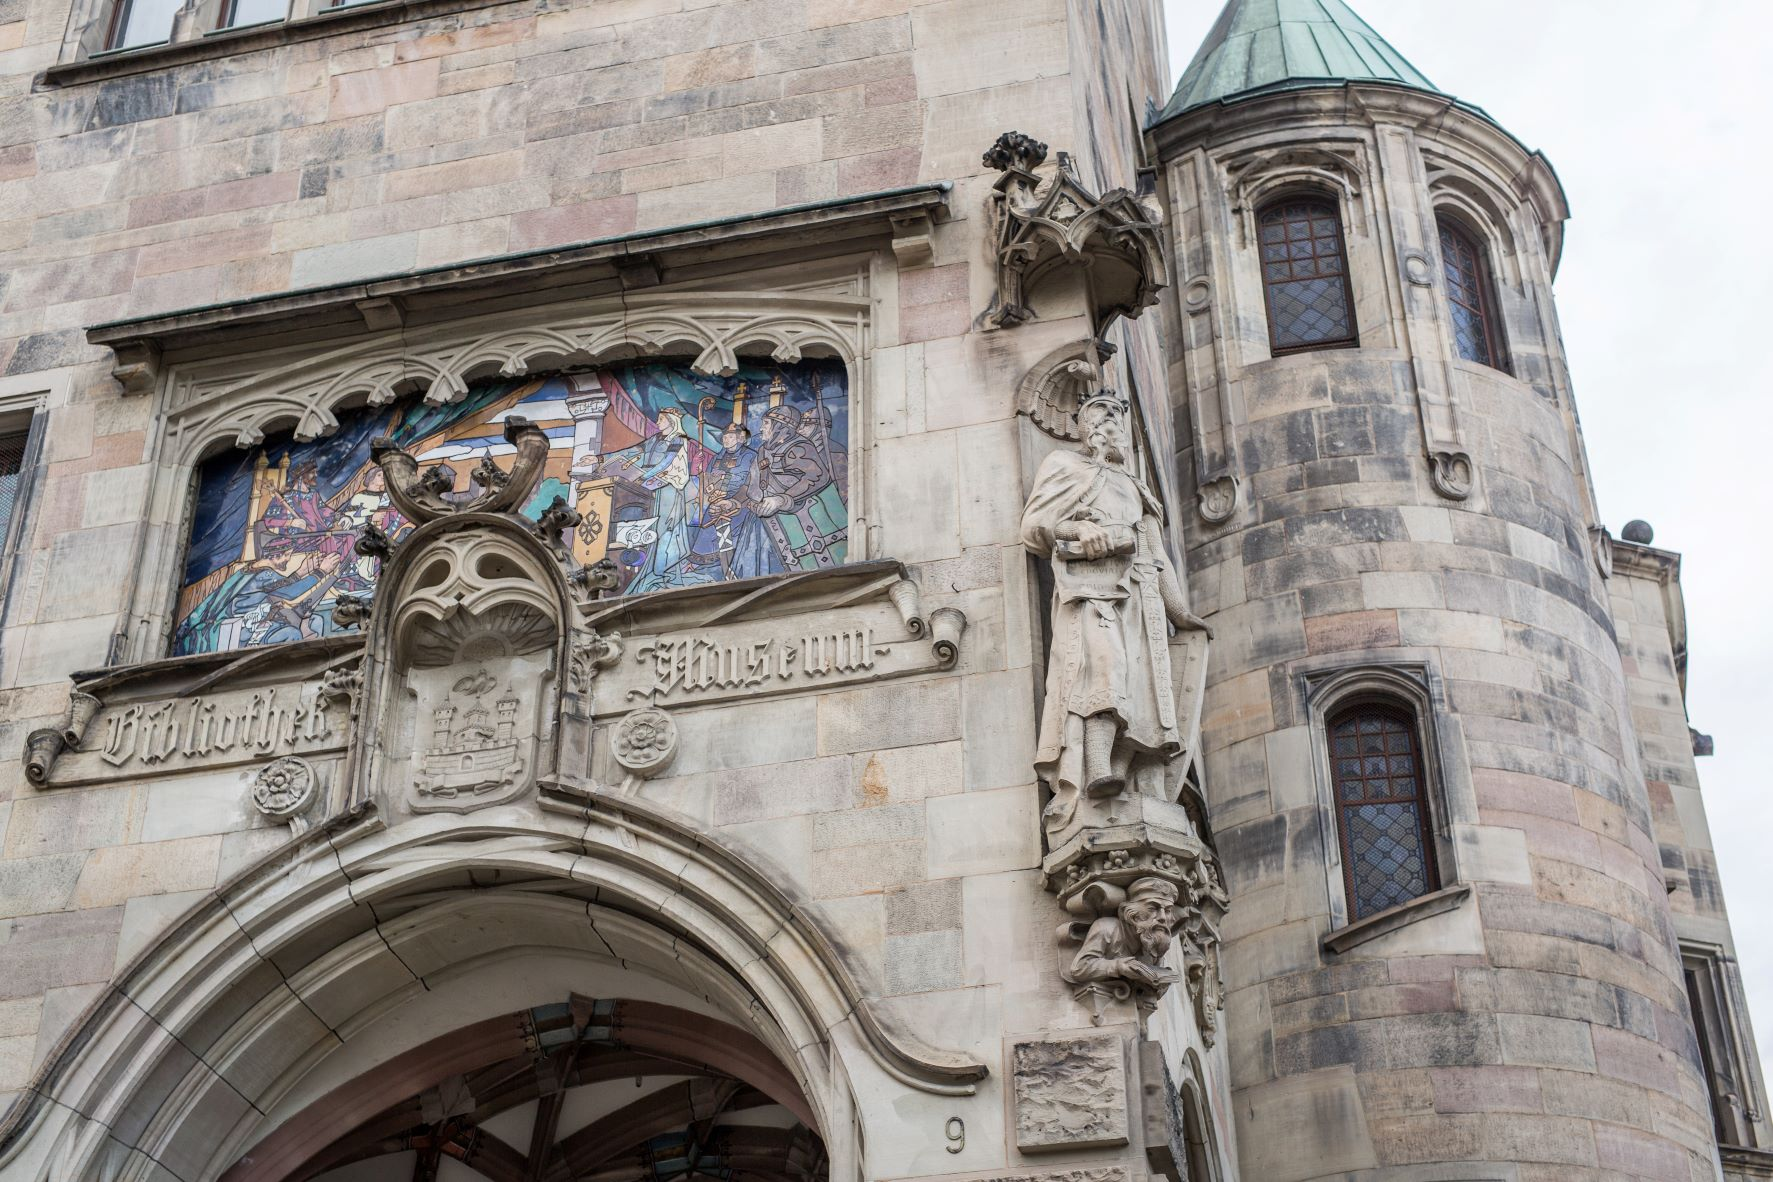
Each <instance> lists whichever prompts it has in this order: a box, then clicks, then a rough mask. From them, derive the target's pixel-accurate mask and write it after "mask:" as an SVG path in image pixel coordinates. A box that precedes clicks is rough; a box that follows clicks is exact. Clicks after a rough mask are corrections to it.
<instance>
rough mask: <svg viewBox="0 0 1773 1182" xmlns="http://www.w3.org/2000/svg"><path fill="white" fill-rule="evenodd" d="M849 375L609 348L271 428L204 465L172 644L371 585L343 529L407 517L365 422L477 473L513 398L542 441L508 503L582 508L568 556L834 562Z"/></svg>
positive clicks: (208, 638)
mask: <svg viewBox="0 0 1773 1182" xmlns="http://www.w3.org/2000/svg"><path fill="white" fill-rule="evenodd" d="M849 409H850V408H849V382H848V375H847V373H846V372H845V369H844V366H843V364H842V363H841V362H839V361H835V360H813V361H802V362H797V363H794V364H791V365H778V364H776V363H775V362H772V361H768V360H757V359H742V360H741V362H740V366H739V370H738V372H737V373H735V374H733V375H732V376H730V377H710V376H707V375H704V374H700V373H697V372H695V371H694V370H693V369H691V368H690V366H689V364H688V363H687V362H667V363H649V364H635V365H621V366H613V367H609V368H604V369H598V370H595V371H589V372H582V373H564V374H555V375H550V376H545V377H540V378H521V379H497V380H491V381H485V382H479V383H475V384H474V385H473V386H471V387H470V388H469V390H468V393H467V395H466V396H465V397H464V398H462V399H461V400H460V401H457V402H455V403H451V404H449V405H446V406H430V405H426V404H425V403H423V402H420V401H418V400H416V399H415V400H412V401H409V402H403V403H399V404H397V405H394V406H388V407H379V408H374V407H365V408H362V409H360V410H356V411H351V412H348V413H341V414H340V415H339V429H338V430H337V431H336V432H334V433H333V434H332V435H330V436H328V437H327V438H325V439H319V440H315V441H313V442H311V443H300V442H296V441H295V440H294V439H293V438H292V437H291V436H288V435H285V436H282V437H280V438H277V439H273V440H270V441H267V442H266V443H265V444H264V445H263V446H261V447H257V448H254V449H252V450H250V451H245V452H229V453H226V454H224V455H220V456H216V457H214V458H212V459H210V460H208V461H206V462H205V463H204V464H202V465H201V467H200V468H199V471H198V478H197V498H196V508H195V511H194V513H193V516H192V526H191V538H190V548H189V551H188V553H187V557H186V561H185V571H184V578H183V584H182V586H181V588H180V592H179V599H178V609H177V612H176V621H177V622H176V624H175V626H174V631H173V640H172V651H173V653H174V654H186V653H203V652H216V651H223V650H228V649H237V648H245V647H249V646H252V645H260V644H277V643H281V642H284V641H291V640H300V639H303V638H307V637H316V636H326V635H331V634H333V633H336V632H340V631H342V630H343V629H344V625H343V624H342V623H340V622H339V621H336V620H335V619H334V617H333V608H334V605H335V603H336V602H337V599H338V596H339V595H341V594H349V595H363V594H366V593H369V592H370V591H371V590H372V589H373V587H374V585H375V580H376V575H377V573H378V570H379V565H380V560H379V559H376V558H371V557H364V556H361V555H359V554H357V553H355V552H354V550H353V544H354V542H355V540H356V536H357V533H358V531H359V530H361V529H362V528H363V527H364V526H365V525H366V524H374V525H375V526H377V527H379V528H380V529H382V530H383V531H385V532H386V533H387V534H389V535H390V536H391V537H396V538H397V537H399V536H400V534H401V533H404V532H405V531H407V530H408V529H410V528H411V527H410V525H409V524H408V523H407V522H406V521H405V520H404V519H403V518H402V517H401V516H400V514H399V513H398V512H397V511H396V510H395V509H394V507H393V505H392V503H391V502H390V500H389V498H388V495H387V493H386V492H385V490H384V487H383V477H382V473H381V470H380V469H379V468H377V467H376V465H375V464H374V463H372V462H371V460H370V443H371V440H373V439H375V438H376V437H378V436H388V437H390V438H392V440H393V441H394V443H395V444H396V445H398V446H399V447H402V448H404V449H406V450H407V451H409V452H411V453H412V454H413V455H414V456H415V457H416V458H417V459H418V460H419V461H420V462H421V463H424V464H435V463H442V464H445V465H447V466H448V467H449V468H450V469H451V470H452V471H453V473H454V479H455V491H456V493H457V494H460V495H464V496H465V495H467V494H469V493H470V492H471V491H474V490H477V489H478V487H479V485H478V480H479V478H478V476H477V474H476V469H477V467H479V466H480V465H481V463H482V461H483V460H485V459H486V458H488V457H490V458H491V459H492V460H493V461H494V462H495V463H502V464H503V466H504V467H506V468H508V467H509V463H510V461H509V455H510V453H511V451H512V446H511V445H510V444H509V443H507V442H505V439H504V436H503V433H502V424H503V422H504V420H505V419H506V418H507V417H509V416H511V415H513V414H515V415H520V416H522V417H524V418H527V419H529V420H530V421H532V422H534V423H536V424H537V425H538V426H540V427H542V429H543V430H544V431H546V432H547V434H548V437H549V439H550V441H551V442H552V444H553V447H552V451H551V452H550V454H549V458H548V463H547V468H546V473H545V476H544V478H543V480H542V482H541V484H540V486H539V487H538V489H537V491H536V494H535V496H534V497H533V498H532V499H531V501H530V503H529V504H528V505H526V506H525V508H524V513H525V514H526V515H527V516H529V517H530V518H532V519H536V518H539V517H540V516H541V514H542V511H543V509H544V508H546V507H547V506H548V505H549V504H551V503H552V502H553V501H554V499H555V498H556V497H563V498H564V499H565V501H566V503H567V504H568V505H570V506H572V507H573V508H574V509H577V510H578V512H579V513H580V515H581V518H582V520H581V522H580V524H579V525H578V526H577V527H575V528H573V529H572V530H570V531H567V533H566V534H563V536H562V542H563V544H564V545H565V546H566V547H567V548H568V549H569V550H570V551H571V552H572V554H573V557H574V558H575V559H576V560H577V561H578V562H580V563H583V564H587V565H589V564H591V563H595V562H598V561H600V560H602V559H605V558H608V559H610V560H611V561H613V562H614V563H615V564H616V567H617V572H618V582H617V587H616V591H615V593H616V594H638V593H641V592H646V591H659V590H664V589H666V588H671V587H686V586H692V585H695V584H699V583H713V582H721V581H725V580H728V579H742V578H749V577H753V576H757V575H769V574H778V573H782V572H786V571H793V570H814V569H818V568H821V567H832V566H837V565H839V564H841V563H843V562H844V560H845V558H846V556H847V550H848V542H847V539H848V528H849V510H848V492H849V452H848V447H847V442H848V439H849Z"/></svg>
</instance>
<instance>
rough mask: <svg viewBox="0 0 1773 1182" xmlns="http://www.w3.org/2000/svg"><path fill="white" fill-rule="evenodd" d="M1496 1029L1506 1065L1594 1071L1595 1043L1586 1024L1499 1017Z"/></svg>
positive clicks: (1530, 1017) (1503, 1015)
mask: <svg viewBox="0 0 1773 1182" xmlns="http://www.w3.org/2000/svg"><path fill="white" fill-rule="evenodd" d="M1496 1027H1497V1033H1498V1035H1499V1036H1500V1038H1501V1045H1502V1061H1503V1062H1504V1063H1512V1064H1518V1065H1521V1066H1527V1067H1563V1068H1569V1069H1573V1070H1576V1071H1593V1070H1594V1069H1595V1055H1594V1042H1593V1040H1592V1039H1591V1037H1590V1034H1589V1024H1588V1023H1586V1022H1577V1021H1573V1020H1571V1019H1568V1018H1540V1017H1536V1016H1534V1015H1531V1014H1497V1015H1496Z"/></svg>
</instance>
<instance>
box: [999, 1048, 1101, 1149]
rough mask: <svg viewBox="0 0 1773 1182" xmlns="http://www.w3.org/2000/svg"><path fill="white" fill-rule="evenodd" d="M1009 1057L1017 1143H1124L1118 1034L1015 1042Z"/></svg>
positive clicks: (1065, 1145) (1051, 1146) (1025, 1145)
mask: <svg viewBox="0 0 1773 1182" xmlns="http://www.w3.org/2000/svg"><path fill="white" fill-rule="evenodd" d="M1011 1059H1012V1065H1011V1071H1012V1073H1013V1076H1014V1085H1015V1096H1016V1098H1015V1110H1016V1147H1017V1148H1018V1149H1021V1150H1022V1151H1023V1152H1029V1151H1034V1150H1042V1149H1088V1148H1099V1147H1105V1146H1112V1145H1124V1144H1126V1143H1127V1138H1128V1124H1129V1120H1130V1117H1129V1110H1128V1099H1129V1097H1128V1092H1127V1068H1126V1047H1125V1043H1124V1040H1123V1039H1122V1038H1121V1037H1120V1036H1119V1035H1114V1034H1102V1035H1092V1036H1085V1037H1079V1038H1056V1039H1052V1040H1050V1041H1029V1042H1018V1043H1016V1044H1015V1046H1014V1047H1013V1048H1011Z"/></svg>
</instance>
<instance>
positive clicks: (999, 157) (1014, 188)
mask: <svg viewBox="0 0 1773 1182" xmlns="http://www.w3.org/2000/svg"><path fill="white" fill-rule="evenodd" d="M1046 158H1047V146H1046V145H1045V144H1043V143H1040V142H1038V141H1036V140H1034V139H1032V138H1031V137H1029V136H1026V135H1023V134H1022V133H1021V132H1016V131H1009V132H1005V133H1004V134H1003V135H1001V136H999V137H998V138H997V142H996V143H995V144H993V145H992V146H991V149H990V150H989V151H988V152H986V153H985V157H984V162H985V165H986V167H988V168H995V169H998V170H1000V171H1001V172H1002V174H1003V175H1002V176H1000V177H998V179H997V182H996V184H994V185H993V186H992V191H991V199H990V200H991V217H992V226H993V231H994V238H995V243H994V247H995V253H996V256H997V295H996V298H995V299H994V300H993V302H992V306H991V309H990V311H989V312H988V313H987V316H986V319H987V321H988V322H989V323H990V324H991V325H992V326H993V327H995V328H1009V327H1013V326H1014V325H1017V324H1020V323H1022V322H1023V321H1025V320H1028V319H1030V318H1031V317H1032V316H1033V315H1034V311H1033V309H1032V308H1031V307H1030V306H1029V296H1030V293H1031V292H1032V291H1033V290H1034V288H1035V287H1036V286H1037V284H1038V282H1039V280H1040V278H1041V277H1042V275H1044V274H1045V273H1046V271H1048V270H1049V269H1050V268H1052V267H1055V266H1063V265H1070V266H1088V267H1089V268H1090V286H1091V290H1092V293H1093V296H1094V299H1095V300H1096V302H1097V308H1096V315H1097V319H1098V321H1099V323H1100V325H1101V326H1104V327H1105V326H1106V325H1107V323H1108V321H1110V320H1112V319H1113V318H1114V317H1116V316H1124V317H1126V318H1127V319H1129V320H1131V319H1134V318H1136V317H1137V316H1138V315H1139V314H1140V313H1141V312H1143V311H1144V310H1145V309H1146V308H1149V307H1150V306H1151V305H1153V304H1155V303H1157V293H1158V292H1159V291H1161V290H1163V287H1164V262H1163V244H1162V237H1161V235H1160V233H1159V224H1158V216H1157V214H1156V213H1154V212H1153V211H1152V210H1151V209H1149V208H1147V207H1146V206H1145V205H1144V204H1143V203H1142V202H1140V200H1139V198H1138V197H1137V196H1135V195H1134V194H1133V193H1132V192H1131V191H1130V190H1127V189H1111V190H1109V191H1108V192H1106V193H1103V194H1101V195H1100V196H1098V195H1097V194H1095V193H1092V192H1090V190H1089V189H1087V188H1085V187H1084V185H1083V183H1082V182H1081V181H1079V180H1078V178H1077V174H1076V171H1075V170H1074V168H1073V166H1072V162H1071V157H1070V155H1069V154H1068V153H1065V152H1061V153H1059V160H1058V165H1057V168H1056V169H1055V170H1054V172H1053V174H1052V176H1051V177H1050V178H1047V179H1044V180H1043V178H1042V177H1041V176H1040V175H1039V174H1038V173H1037V172H1036V171H1035V170H1036V169H1038V168H1040V166H1041V165H1042V164H1044V163H1045V162H1046Z"/></svg>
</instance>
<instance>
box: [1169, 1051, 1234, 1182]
mask: <svg viewBox="0 0 1773 1182" xmlns="http://www.w3.org/2000/svg"><path fill="white" fill-rule="evenodd" d="M1182 1076H1183V1078H1182V1084H1181V1086H1180V1087H1179V1088H1177V1107H1178V1108H1179V1109H1180V1110H1181V1117H1182V1128H1181V1130H1180V1131H1181V1134H1182V1144H1183V1147H1184V1152H1185V1153H1186V1154H1187V1165H1188V1168H1187V1172H1186V1173H1185V1174H1184V1175H1183V1176H1184V1177H1185V1178H1187V1179H1188V1182H1219V1179H1220V1178H1222V1177H1223V1175H1222V1174H1221V1173H1220V1170H1219V1137H1218V1132H1217V1130H1216V1129H1214V1127H1213V1113H1212V1107H1211V1105H1209V1104H1208V1103H1207V1084H1206V1073H1205V1072H1203V1071H1202V1070H1201V1062H1200V1056H1199V1055H1197V1054H1196V1053H1195V1051H1194V1048H1193V1047H1190V1048H1189V1049H1188V1050H1187V1051H1185V1052H1184V1053H1183V1056H1182Z"/></svg>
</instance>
